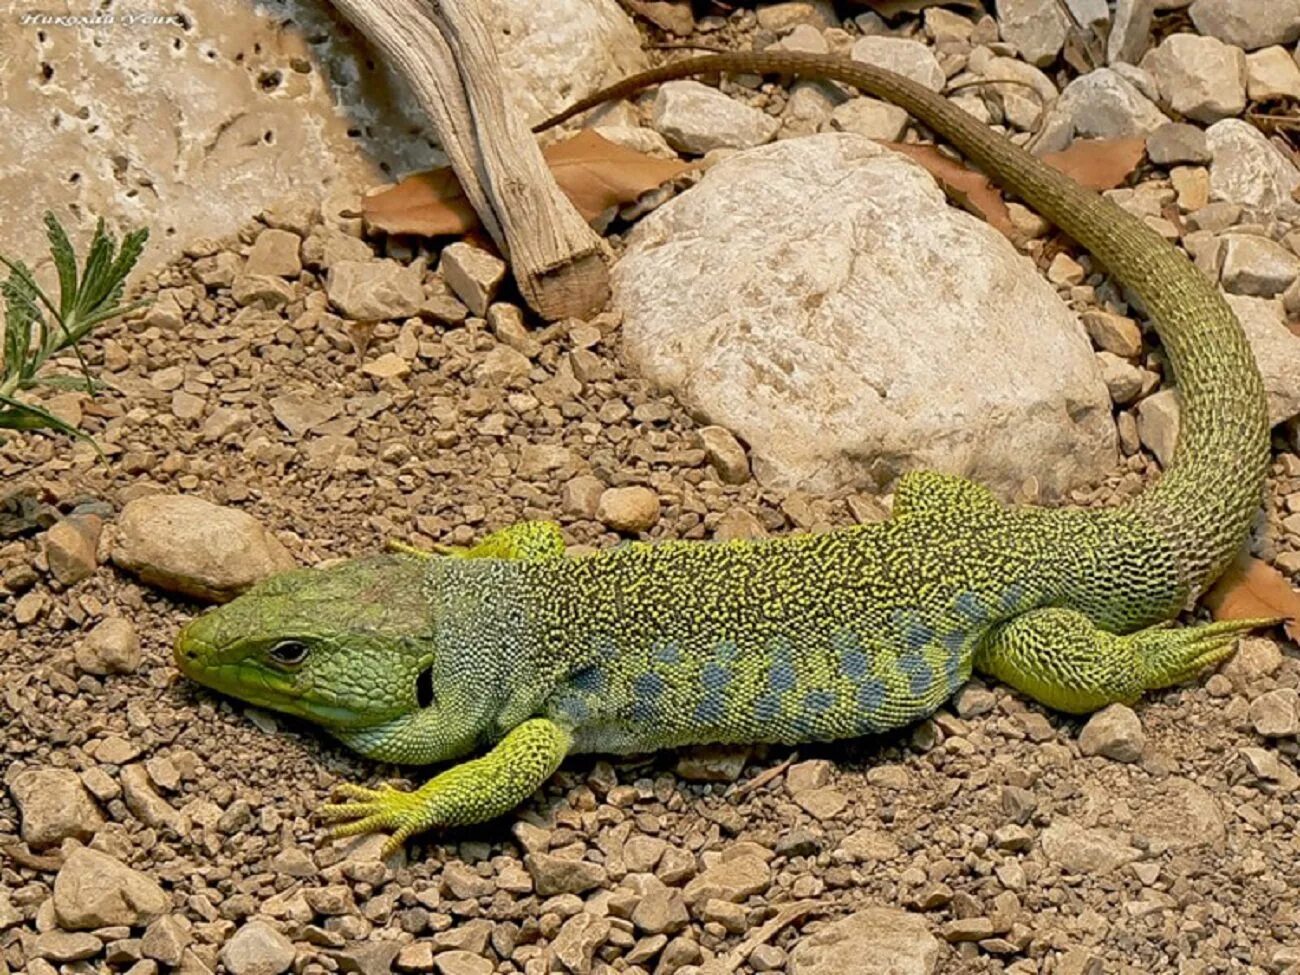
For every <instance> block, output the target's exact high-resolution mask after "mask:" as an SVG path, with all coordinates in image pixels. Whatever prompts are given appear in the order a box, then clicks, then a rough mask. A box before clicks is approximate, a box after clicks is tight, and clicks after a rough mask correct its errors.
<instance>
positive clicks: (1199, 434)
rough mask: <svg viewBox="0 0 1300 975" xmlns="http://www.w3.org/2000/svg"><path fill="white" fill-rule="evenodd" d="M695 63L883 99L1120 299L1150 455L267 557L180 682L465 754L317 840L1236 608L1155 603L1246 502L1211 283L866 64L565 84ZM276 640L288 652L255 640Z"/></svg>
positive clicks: (838, 724)
mask: <svg viewBox="0 0 1300 975" xmlns="http://www.w3.org/2000/svg"><path fill="white" fill-rule="evenodd" d="M710 71H737V72H748V73H770V72H778V71H779V72H784V73H790V74H796V75H802V76H804V77H814V78H822V79H831V80H837V81H841V82H844V83H847V84H851V85H854V86H857V87H859V88H861V89H863V90H866V91H868V92H870V93H872V94H875V95H877V96H880V97H882V98H885V99H888V100H889V101H892V102H895V103H896V104H899V105H901V106H903V107H904V108H906V109H908V110H909V111H910V112H911V113H912V114H913V115H915V116H917V117H918V118H920V119H921V120H922V121H924V122H925V123H926V124H927V125H929V126H930V127H931V128H932V129H934V130H935V131H936V132H939V133H940V134H942V135H943V136H944V137H945V138H947V139H948V140H949V141H950V142H952V143H953V144H955V145H956V146H958V147H959V148H960V149H961V150H962V151H963V152H965V153H966V154H967V156H968V157H970V158H971V159H972V160H973V161H975V162H976V163H977V164H979V165H980V166H981V168H983V169H984V170H985V171H986V172H987V173H989V174H990V175H991V176H992V177H994V178H995V179H996V180H997V181H998V182H1000V183H1001V184H1002V185H1003V186H1004V187H1006V188H1008V189H1010V190H1011V191H1013V192H1015V193H1016V194H1017V195H1019V196H1020V197H1021V198H1023V199H1024V200H1026V201H1027V202H1028V203H1030V204H1031V205H1033V206H1034V207H1035V208H1037V209H1038V210H1039V211H1040V212H1041V213H1042V214H1043V215H1044V216H1046V217H1048V218H1049V219H1051V220H1052V221H1053V222H1054V223H1056V224H1057V225H1058V226H1060V227H1061V228H1062V229H1064V230H1065V231H1066V232H1067V233H1069V234H1070V235H1071V236H1072V237H1074V238H1075V239H1076V240H1077V241H1078V242H1079V243H1080V244H1082V245H1084V246H1086V247H1087V248H1089V249H1090V250H1091V251H1092V252H1093V254H1094V255H1096V256H1097V257H1098V258H1100V259H1101V260H1102V261H1103V262H1104V263H1105V264H1106V265H1107V267H1108V268H1109V269H1110V271H1111V273H1112V274H1113V275H1114V276H1115V277H1116V278H1118V279H1119V280H1120V281H1121V282H1122V283H1123V284H1124V285H1125V286H1126V287H1127V288H1128V289H1129V290H1130V291H1131V292H1132V293H1133V294H1135V295H1136V296H1137V297H1138V298H1140V300H1141V301H1142V303H1143V304H1144V305H1145V307H1146V309H1147V311H1148V312H1149V313H1150V314H1151V316H1152V318H1153V320H1154V321H1155V323H1156V325H1157V328H1158V330H1159V333H1160V336H1161V339H1162V341H1163V343H1164V346H1165V349H1166V351H1167V352H1168V354H1169V358H1170V360H1171V362H1172V363H1173V367H1174V370H1175V373H1176V376H1177V384H1178V385H1177V388H1178V389H1179V391H1180V394H1181V405H1182V419H1181V431H1182V432H1181V435H1180V438H1179V442H1178V447H1177V451H1176V453H1175V457H1174V461H1173V463H1172V465H1171V466H1170V469H1169V470H1168V471H1167V472H1166V473H1165V475H1164V477H1163V479H1162V480H1161V481H1160V483H1159V484H1158V485H1157V486H1156V487H1154V488H1153V489H1151V490H1150V491H1148V492H1147V493H1146V494H1144V495H1143V496H1142V497H1140V498H1139V499H1138V500H1137V501H1135V502H1134V503H1132V504H1130V505H1127V506H1125V507H1123V508H1119V509H1113V510H1106V511H1079V510H1072V509H1059V510H1044V509H1037V508H1008V507H1005V506H1003V505H1001V504H999V503H998V502H997V501H996V500H995V499H994V498H993V497H992V496H991V495H990V494H989V493H988V492H987V491H986V490H985V489H984V488H982V487H980V486H978V485H975V484H972V483H970V482H968V481H964V480H962V479H960V478H955V477H947V476H943V475H938V474H933V473H915V474H911V475H908V476H907V477H905V478H904V479H903V480H902V481H901V482H900V484H899V486H898V489H897V491H896V494H895V504H894V512H893V516H892V518H891V519H890V520H889V521H887V522H883V523H880V524H874V525H863V526H859V527H854V528H848V529H843V530H840V531H836V532H831V533H828V534H824V535H817V536H791V537H785V538H779V539H773V540H765V541H752V542H729V543H725V544H708V543H685V542H666V543H662V544H658V545H645V544H632V545H627V546H622V547H620V548H617V549H614V550H611V551H608V552H602V553H599V554H595V555H587V556H582V557H569V556H566V555H565V554H564V552H563V546H562V543H561V542H560V536H559V531H558V529H557V528H556V527H555V526H553V525H549V524H547V523H528V524H523V525H518V526H515V527H513V528H510V529H506V530H504V531H503V532H499V533H497V534H496V535H493V536H491V537H489V538H488V539H486V540H485V541H484V542H483V543H482V544H481V545H479V546H477V547H475V548H473V549H470V550H467V551H463V552H459V553H456V554H452V555H429V556H426V557H420V556H414V555H410V554H407V555H387V556H380V557H376V558H372V559H365V560H358V561H357V562H353V563H349V564H347V565H344V566H341V567H337V568H333V569H328V570H321V571H312V570H306V571H301V572H295V573H289V574H287V575H285V576H282V577H278V578H276V579H273V580H271V581H270V582H268V583H265V584H263V585H262V586H260V587H258V588H256V589H254V590H253V591H251V592H250V593H248V594H246V595H245V596H242V597H240V598H239V599H237V600H235V601H234V602H232V603H230V604H229V605H227V606H225V607H222V608H220V609H218V610H216V611H214V612H212V613H210V614H208V615H205V616H203V617H200V618H199V619H197V620H195V621H194V622H193V623H192V624H190V626H189V627H187V628H186V629H185V631H184V632H183V633H182V634H181V636H180V638H179V639H178V641H177V649H176V654H177V661H178V663H179V664H180V666H181V667H182V669H183V670H184V671H185V672H186V673H187V674H189V675H190V676H192V677H194V678H195V679H197V680H199V681H201V682H202V683H205V684H208V685H210V686H212V687H215V688H217V689H219V690H222V691H225V692H227V693H231V694H233V695H235V696H237V697H240V698H243V699H245V700H249V701H253V702H255V703H258V704H262V705H264V706H267V707H272V708H277V709H279V710H282V711H287V712H289V713H293V714H298V715H301V716H303V717H307V718H309V719H312V720H314V721H317V722H318V723H320V724H321V725H323V726H324V727H326V728H328V729H329V730H330V731H331V732H332V733H333V734H335V735H337V736H338V737H339V738H340V739H341V740H343V741H344V742H346V743H348V744H349V745H350V746H352V747H354V748H356V749H357V750H358V751H361V752H363V753H364V754H367V755H371V756H373V757H376V758H381V759H385V760H390V761H395V762H403V763H412V764H423V763H433V762H441V761H447V760H453V759H458V758H462V757H464V756H466V755H469V754H471V753H472V752H475V751H478V750H482V749H489V751H488V753H487V754H486V755H485V756H484V757H483V758H480V759H477V760H475V761H472V762H466V763H464V764H461V765H458V766H455V767H453V768H452V769H450V770H449V771H447V772H444V773H443V774H442V775H439V776H437V777H435V778H433V779H431V780H430V781H429V782H428V783H426V784H425V785H424V786H423V787H422V788H421V789H419V790H417V791H415V792H412V793H402V792H397V791H396V790H392V789H388V788H386V787H385V788H383V789H380V790H367V789H358V788H356V787H348V789H347V795H348V797H349V798H350V799H351V800H352V801H350V802H347V803H344V804H342V805H337V806H329V807H326V809H325V815H326V817H327V818H329V819H332V820H336V821H339V822H341V823H343V825H342V826H340V827H338V828H337V830H336V832H338V833H342V834H346V833H357V832H366V831H370V830H375V829H389V830H391V831H392V832H393V839H392V841H391V842H392V843H393V844H397V843H400V842H401V841H403V840H404V839H405V838H406V837H407V836H409V835H411V834H412V833H414V832H417V831H419V830H421V829H426V828H429V827H431V826H434V825H449V824H456V823H465V822H474V821H478V820H482V819H487V818H490V817H492V816H495V815H499V814H501V813H503V812H506V811H507V810H509V809H510V808H512V807H513V806H514V805H516V804H517V803H519V802H520V801H522V800H523V799H524V798H526V797H527V795H528V794H529V793H531V792H532V791H533V790H534V789H535V788H536V787H537V786H538V785H539V784H540V783H541V782H542V781H544V780H545V778H546V777H547V776H549V775H550V774H551V773H552V772H553V771H554V770H555V768H556V767H557V766H558V764H559V762H560V761H561V759H562V758H563V756H564V755H565V754H567V753H569V752H572V751H605V752H639V751H650V750H653V749H657V748H662V747H669V746H674V745H681V744H687V743H695V742H764V741H766V742H791V743H792V742H800V741H809V740H827V739H836V738H844V737H851V736H856V735H861V734H867V733H872V732H880V731H884V730H887V729H891V728H897V727H900V726H903V725H906V724H908V723H910V722H912V721H915V720H917V719H919V718H922V717H924V716H925V715H928V714H930V713H932V712H933V711H934V710H935V709H936V708H938V707H939V706H940V705H941V704H942V703H943V702H944V701H945V700H947V698H948V697H950V696H951V695H952V694H953V692H954V691H955V690H956V689H957V688H958V687H959V686H960V685H961V683H962V682H963V681H964V680H966V678H967V677H968V676H969V675H970V673H971V671H972V669H975V670H979V671H982V672H984V673H987V674H989V675H991V676H994V677H997V678H999V679H1001V680H1004V681H1007V682H1008V683H1010V684H1012V685H1014V686H1015V687H1017V688H1019V689H1020V690H1022V691H1023V692H1025V693H1027V694H1029V695H1031V696H1032V697H1034V698H1036V699H1037V700H1040V701H1042V702H1043V703H1045V704H1048V705H1050V706H1052V707H1055V708H1059V709H1062V710H1066V711H1074V712H1083V711H1089V710H1092V709H1095V708H1098V707H1101V706H1103V705H1104V704H1107V703H1109V702H1112V701H1132V700H1134V699H1136V698H1137V697H1138V696H1139V695H1140V694H1141V693H1142V692H1143V691H1145V690H1147V689H1150V688H1155V687H1162V686H1167V685H1170V684H1174V683H1177V682H1180V681H1182V680H1185V679H1187V678H1188V677H1190V676H1193V675H1194V674H1195V673H1196V672H1198V671H1199V670H1201V669H1203V668H1204V667H1206V666H1209V665H1211V664H1214V663H1216V662H1218V661H1219V660H1221V659H1223V658H1224V657H1225V656H1226V655H1228V654H1229V653H1230V652H1231V648H1232V641H1233V639H1234V637H1235V636H1237V635H1238V634H1239V633H1241V632H1242V631H1243V630H1244V629H1246V628H1248V627H1249V626H1251V625H1254V624H1255V623H1258V622H1259V621H1247V622H1245V623H1242V622H1233V623H1218V624H1212V625H1209V626H1201V627H1193V628H1190V629H1183V630H1177V629H1170V628H1164V627H1160V626H1155V625H1153V624H1159V623H1161V622H1162V621H1165V620H1168V619H1170V618H1171V617H1172V616H1174V615H1175V614H1176V613H1177V612H1178V611H1179V610H1180V609H1182V608H1183V607H1184V606H1186V605H1187V604H1188V603H1189V602H1190V601H1191V600H1193V599H1195V598H1196V596H1197V595H1199V593H1200V592H1201V591H1202V590H1203V588H1204V587H1205V586H1206V585H1208V583H1209V582H1211V581H1213V579H1214V578H1215V577H1216V576H1217V575H1218V574H1219V573H1220V572H1221V571H1222V570H1223V568H1224V567H1226V565H1227V564H1228V562H1229V561H1230V560H1231V559H1232V558H1233V556H1234V554H1235V553H1236V552H1237V550H1238V549H1239V547H1240V546H1241V545H1242V543H1243V541H1244V540H1245V538H1246V534H1247V532H1248V529H1249V525H1250V522H1251V520H1252V518H1253V517H1254V515H1255V512H1256V510H1257V508H1258V506H1259V501H1260V497H1261V491H1262V484H1263V477H1264V471H1265V466H1266V463H1267V460H1268V440H1267V437H1268V430H1267V421H1266V413H1265V403H1264V393H1263V388H1262V383H1261V381H1260V378H1259V374H1258V371H1257V369H1256V367H1255V363H1254V360H1253V358H1252V357H1251V354H1250V350H1249V348H1248V347H1247V345H1246V341H1245V337H1244V335H1243V333H1242V331H1241V327H1240V325H1239V324H1238V323H1237V321H1236V319H1235V318H1234V316H1233V315H1232V312H1231V310H1230V309H1229V308H1228V306H1227V305H1226V303H1225V302H1224V301H1223V299H1222V298H1221V296H1220V295H1219V293H1218V291H1217V289H1216V288H1215V287H1214V286H1213V285H1212V284H1210V283H1209V282H1208V281H1207V280H1206V279H1205V278H1204V277H1202V275H1201V274H1200V273H1199V272H1198V271H1197V270H1195V269H1194V268H1193V267H1192V266H1191V265H1190V264H1189V263H1188V262H1187V261H1186V259H1184V258H1183V257H1182V256H1181V255H1180V254H1178V253H1177V252H1176V251H1175V250H1174V249H1173V248H1171V247H1170V246H1169V245H1168V244H1167V243H1166V242H1165V241H1164V240H1162V239H1161V238H1160V237H1159V236H1158V235H1157V234H1155V233H1154V232H1153V231H1151V230H1150V229H1149V228H1148V227H1147V226H1146V225H1145V224H1144V223H1142V222H1141V221H1140V220H1137V219H1136V218H1134V217H1132V216H1130V215H1129V214H1127V213H1126V212H1124V211H1123V210H1121V209H1119V208H1118V207H1116V206H1114V205H1112V204H1111V203H1109V202H1108V201H1105V200H1103V199H1101V198H1100V197H1098V196H1097V195H1096V194H1094V193H1091V192H1089V191H1087V190H1084V189H1082V188H1080V187H1079V186H1078V185H1076V184H1075V183H1073V182H1072V181H1071V180H1069V179H1068V178H1066V177H1064V176H1062V175H1060V174H1059V173H1056V172H1055V171H1053V170H1050V169H1047V168H1046V167H1044V166H1043V165H1042V164H1041V163H1039V162H1038V161H1037V160H1036V159H1034V158H1033V157H1031V156H1029V155H1027V154H1026V153H1025V152H1023V151H1022V150H1020V149H1018V148H1017V147H1015V146H1013V145H1012V144H1010V143H1009V142H1007V141H1006V140H1005V139H1003V138H1002V137H1001V136H998V135H996V134H995V133H993V132H991V131H990V130H988V129H987V128H985V127H984V126H982V125H980V124H979V123H978V122H977V121H976V120H974V119H973V118H972V117H970V116H969V115H966V114H965V113H964V112H962V111H960V110H959V109H956V108H954V107H952V106H950V105H949V104H948V103H947V102H946V101H944V100H943V99H942V98H941V97H940V96H938V95H935V94H934V93H932V92H930V91H928V90H926V89H924V88H921V87H920V86H918V85H916V84H914V83H912V82H910V81H908V80H906V79H904V78H900V77H898V76H896V75H893V74H890V73H889V72H885V71H882V70H880V69H876V68H872V67H870V66H869V65H864V64H861V63H858V62H854V61H847V60H843V59H838V58H832V57H826V56H819V55H798V54H748V53H746V54H727V55H712V56H708V57H702V58H696V59H692V60H691V61H688V62H679V63H677V64H672V65H668V66H666V67H665V68H660V69H656V70H655V71H652V72H648V73H646V74H645V75H641V76H638V77H637V78H634V79H630V80H629V81H628V82H624V83H623V84H621V85H619V86H616V87H615V89H614V90H613V91H612V92H610V93H600V94H599V95H597V96H593V99H592V100H589V101H590V102H592V103H594V102H595V101H597V100H599V99H601V98H602V97H605V96H606V95H608V94H615V95H625V94H628V93H630V92H631V91H633V90H635V89H637V88H640V87H643V86H644V85H646V84H650V83H653V82H657V81H663V80H667V79H669V78H672V77H684V76H687V75H691V74H698V73H704V72H710ZM587 104H588V103H583V106H580V107H585V106H586V105H587ZM1144 627H1145V629H1144ZM286 641H291V642H290V644H288V646H289V647H290V650H291V651H292V652H291V653H286V652H285V651H284V647H285V646H286ZM294 644H299V645H301V646H300V647H299V646H295V645H294ZM277 646H279V647H280V648H281V650H280V654H281V656H282V657H284V656H296V654H297V651H298V650H299V649H302V650H303V654H302V657H303V659H301V660H294V661H292V662H288V663H286V662H285V661H284V660H282V659H281V660H278V659H277V658H276V654H275V652H274V651H275V648H276V647H277Z"/></svg>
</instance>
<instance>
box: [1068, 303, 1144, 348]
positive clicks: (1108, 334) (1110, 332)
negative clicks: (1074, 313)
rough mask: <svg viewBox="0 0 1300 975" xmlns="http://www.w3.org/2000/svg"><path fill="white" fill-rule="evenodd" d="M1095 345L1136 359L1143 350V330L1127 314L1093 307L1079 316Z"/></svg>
mask: <svg viewBox="0 0 1300 975" xmlns="http://www.w3.org/2000/svg"><path fill="white" fill-rule="evenodd" d="M1079 317H1080V318H1081V319H1082V321H1083V327H1084V328H1085V329H1087V331H1088V336H1089V337H1090V338H1091V339H1092V342H1093V344H1094V345H1096V346H1097V348H1099V349H1103V350H1104V351H1106V352H1111V353H1114V354H1115V355H1118V356H1123V357H1124V358H1126V359H1135V358H1137V356H1138V355H1139V354H1140V353H1141V352H1142V330H1141V329H1140V328H1138V324H1137V322H1135V321H1133V319H1131V318H1128V317H1127V316H1125V315H1116V314H1114V313H1113V312H1108V311H1103V310H1101V309H1099V308H1091V309H1089V310H1087V311H1085V312H1084V313H1083V314H1082V315H1080V316H1079Z"/></svg>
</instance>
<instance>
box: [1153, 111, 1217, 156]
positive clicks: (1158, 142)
mask: <svg viewBox="0 0 1300 975" xmlns="http://www.w3.org/2000/svg"><path fill="white" fill-rule="evenodd" d="M1147 155H1148V156H1149V157H1150V158H1151V161H1152V162H1153V163H1155V164H1156V165H1157V166H1177V165H1180V164H1183V163H1192V164H1194V165H1197V166H1199V165H1203V164H1204V163H1208V162H1209V161H1210V160H1211V159H1212V158H1213V157H1212V156H1211V155H1210V145H1209V143H1208V142H1207V141H1206V138H1205V130H1203V129H1200V128H1197V127H1196V126H1195V125H1188V124H1187V123H1186V122H1166V123H1165V124H1164V125H1162V126H1160V127H1159V128H1158V129H1156V130H1155V131H1153V132H1152V133H1151V134H1150V135H1149V136H1147Z"/></svg>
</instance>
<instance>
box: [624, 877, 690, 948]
mask: <svg viewBox="0 0 1300 975" xmlns="http://www.w3.org/2000/svg"><path fill="white" fill-rule="evenodd" d="M688 889H689V888H688ZM631 920H632V923H633V924H634V925H635V926H636V928H637V930H638V931H641V932H643V933H644V934H675V933H676V932H678V931H680V930H682V928H684V927H686V925H687V924H689V923H690V920H691V918H690V914H689V913H688V912H687V910H686V901H685V900H683V899H682V893H681V891H678V890H674V889H673V888H671V887H669V886H667V885H666V884H664V883H663V882H662V881H660V880H658V879H657V878H654V879H653V880H652V881H650V882H648V883H647V884H646V885H645V887H644V889H642V891H641V898H640V900H639V901H638V902H637V905H636V908H635V909H634V910H633V911H632V918H631Z"/></svg>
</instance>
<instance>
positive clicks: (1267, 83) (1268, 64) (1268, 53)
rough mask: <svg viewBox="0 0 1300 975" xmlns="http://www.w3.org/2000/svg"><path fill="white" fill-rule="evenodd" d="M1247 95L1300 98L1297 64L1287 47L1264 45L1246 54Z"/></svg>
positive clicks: (1260, 98)
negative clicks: (1259, 49)
mask: <svg viewBox="0 0 1300 975" xmlns="http://www.w3.org/2000/svg"><path fill="white" fill-rule="evenodd" d="M1246 97H1248V98H1249V99H1250V100H1251V101H1252V102H1266V101H1272V100H1275V99H1279V98H1291V99H1300V66H1297V65H1296V62H1295V58H1293V57H1292V56H1291V54H1290V52H1289V51H1287V50H1286V49H1285V48H1281V47H1266V48H1264V49H1263V50H1262V51H1254V52H1253V53H1251V54H1247V55H1246Z"/></svg>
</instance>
